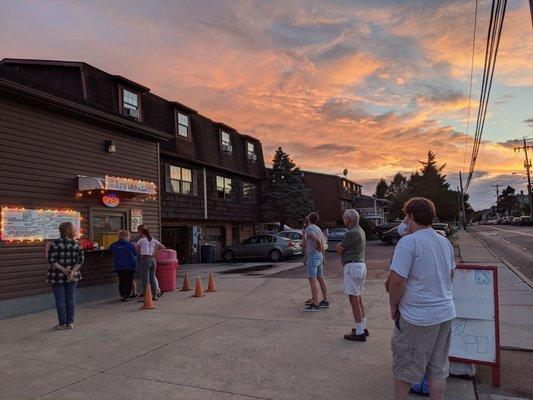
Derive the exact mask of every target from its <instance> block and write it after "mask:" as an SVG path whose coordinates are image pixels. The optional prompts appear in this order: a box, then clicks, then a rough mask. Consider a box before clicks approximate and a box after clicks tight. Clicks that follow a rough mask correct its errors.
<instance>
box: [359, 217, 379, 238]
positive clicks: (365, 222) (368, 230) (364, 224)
mask: <svg viewBox="0 0 533 400" xmlns="http://www.w3.org/2000/svg"><path fill="white" fill-rule="evenodd" d="M359 225H360V226H361V228H362V229H363V230H364V231H365V235H366V238H367V240H376V239H377V236H376V234H375V232H374V228H375V225H374V222H372V221H370V220H369V219H364V218H362V217H361V220H360V221H359Z"/></svg>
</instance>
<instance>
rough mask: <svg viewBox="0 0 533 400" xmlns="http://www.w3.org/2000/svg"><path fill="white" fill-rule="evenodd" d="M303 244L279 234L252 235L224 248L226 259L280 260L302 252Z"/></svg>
mask: <svg viewBox="0 0 533 400" xmlns="http://www.w3.org/2000/svg"><path fill="white" fill-rule="evenodd" d="M301 251H302V248H301V245H300V246H298V245H297V244H296V243H295V242H293V241H292V240H290V239H287V238H285V237H282V236H278V235H256V236H252V237H250V238H248V239H246V240H245V241H243V242H242V243H241V244H239V245H236V246H227V247H225V248H224V250H222V257H223V258H224V260H225V261H232V260H234V259H236V258H268V259H270V260H271V261H279V260H281V259H283V258H289V257H291V256H293V255H295V254H296V253H298V252H300V253H301Z"/></svg>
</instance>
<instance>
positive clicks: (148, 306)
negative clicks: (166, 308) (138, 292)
mask: <svg viewBox="0 0 533 400" xmlns="http://www.w3.org/2000/svg"><path fill="white" fill-rule="evenodd" d="M154 308H156V307H155V304H154V300H152V288H151V287H150V282H148V284H147V285H146V287H145V288H144V304H143V305H142V307H141V308H140V310H153V309H154Z"/></svg>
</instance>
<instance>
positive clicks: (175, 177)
mask: <svg viewBox="0 0 533 400" xmlns="http://www.w3.org/2000/svg"><path fill="white" fill-rule="evenodd" d="M169 176H170V191H171V192H174V193H180V194H192V171H191V170H190V169H187V168H181V167H176V166H174V165H169Z"/></svg>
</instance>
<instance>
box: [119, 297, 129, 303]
mask: <svg viewBox="0 0 533 400" xmlns="http://www.w3.org/2000/svg"><path fill="white" fill-rule="evenodd" d="M120 301H121V302H122V303H125V302H126V301H130V299H129V298H127V297H123V298H121V299H120Z"/></svg>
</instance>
